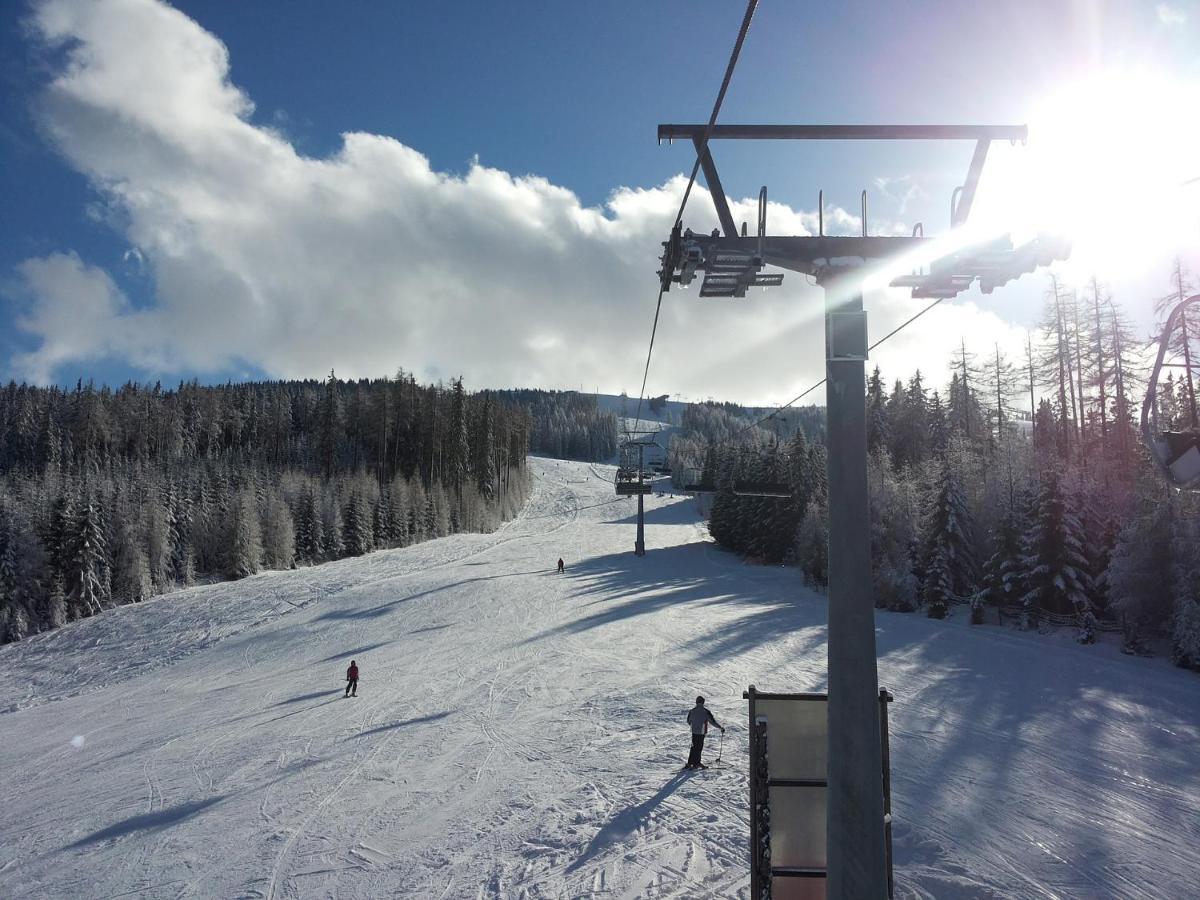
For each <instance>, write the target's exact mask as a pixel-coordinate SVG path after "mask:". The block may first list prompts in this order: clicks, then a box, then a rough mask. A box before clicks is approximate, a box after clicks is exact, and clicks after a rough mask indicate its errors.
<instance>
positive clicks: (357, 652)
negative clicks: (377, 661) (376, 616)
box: [317, 631, 413, 662]
mask: <svg viewBox="0 0 1200 900" xmlns="http://www.w3.org/2000/svg"><path fill="white" fill-rule="evenodd" d="M412 633H413V632H411V631H410V632H409V634H412ZM390 643H391V641H380V642H379V643H378V644H364V645H363V646H361V647H355V648H354V649H353V650H345V651H342V652H339V653H334V654H333V655H332V656H327V657H325V658H324V659H318V660H317V662H333V661H334V660H335V659H353V658H354V657H355V656H361V655H362V654H364V653H368V652H370V651H371V650H378V649H379V648H380V647H386V646H387V645H388V644H390Z"/></svg>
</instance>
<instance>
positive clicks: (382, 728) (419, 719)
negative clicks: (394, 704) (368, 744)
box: [342, 710, 454, 741]
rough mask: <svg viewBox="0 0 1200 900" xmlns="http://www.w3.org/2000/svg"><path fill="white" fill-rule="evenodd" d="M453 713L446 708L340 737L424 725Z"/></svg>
mask: <svg viewBox="0 0 1200 900" xmlns="http://www.w3.org/2000/svg"><path fill="white" fill-rule="evenodd" d="M453 714H454V710H447V711H446V712H440V713H431V714H430V715H428V716H418V717H417V718H415V719H404V720H403V721H401V722H392V723H390V724H388V725H376V726H375V727H374V728H368V729H367V730H366V731H359V732H356V733H355V734H352V735H350V736H349V737H344V738H342V740H343V741H352V740H354V739H355V738H360V737H366V736H367V735H369V734H379V733H380V732H384V731H393V730H395V729H397V728H406V727H407V726H409V725H424V724H425V723H426V722H437V721H438V720H440V719H444V718H446V717H447V716H450V715H453Z"/></svg>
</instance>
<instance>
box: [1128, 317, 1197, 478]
mask: <svg viewBox="0 0 1200 900" xmlns="http://www.w3.org/2000/svg"><path fill="white" fill-rule="evenodd" d="M1191 306H1200V294H1195V295H1193V296H1191V297H1188V298H1187V299H1186V300H1183V301H1182V302H1180V303H1179V305H1178V306H1176V307H1175V308H1174V309H1173V310H1171V314H1170V315H1169V316H1168V317H1167V323H1166V325H1165V326H1163V330H1162V334H1161V335H1160V336H1159V339H1158V355H1157V356H1156V357H1155V359H1154V368H1153V369H1151V371H1150V379H1149V383H1148V384H1147V386H1146V399H1145V401H1144V402H1143V403H1142V440H1143V441H1144V442H1145V444H1146V447H1147V449H1148V450H1149V451H1150V455H1151V456H1152V457H1153V458H1154V461H1155V463H1156V464H1157V465H1158V468H1159V470H1160V471H1161V472H1162V473H1163V475H1164V477H1165V478H1166V479H1167V481H1168V482H1169V483H1170V484H1171V485H1172V486H1174V487H1176V488H1179V489H1180V490H1187V491H1200V429H1197V427H1196V423H1195V422H1192V427H1191V428H1190V429H1185V430H1181V431H1169V430H1166V429H1163V428H1160V427H1159V422H1158V402H1157V401H1158V378H1159V375H1160V374H1161V372H1162V370H1163V367H1164V365H1165V363H1164V360H1165V359H1166V355H1167V352H1168V350H1169V349H1170V345H1171V337H1172V335H1174V333H1175V331H1176V329H1178V328H1179V327H1180V323H1181V320H1182V319H1183V314H1184V311H1185V310H1186V309H1187V308H1188V307H1191ZM1184 339H1185V340H1186V335H1185V338H1184ZM1193 368H1200V365H1197V364H1193Z"/></svg>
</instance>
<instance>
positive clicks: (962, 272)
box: [658, 125, 1070, 299]
mask: <svg viewBox="0 0 1200 900" xmlns="http://www.w3.org/2000/svg"><path fill="white" fill-rule="evenodd" d="M706 131H707V132H708V135H707V141H705V132H706ZM1026 137H1027V129H1026V128H1025V126H1023V125H1019V126H1010V125H999V126H997V125H982V126H977V125H964V126H959V125H715V126H712V127H711V128H709V127H708V126H705V125H660V126H658V139H659V142H660V143H661V142H662V141H664V140H666V141H668V142H673V141H675V140H677V139H685V138H686V139H690V140H691V141H692V144H693V145H694V146H695V148H696V152H697V154H698V155H699V157H700V167H701V170H702V171H703V173H704V177H705V180H706V182H707V184H708V190H709V194H710V195H711V197H712V201H713V205H714V206H715V208H716V211H717V218H718V220H719V221H720V223H721V227H720V228H719V229H717V230H715V231H713V233H712V234H708V235H700V234H696V233H694V232H692V231H691V230H690V229H683V228H682V226H681V225H680V224H677V225H676V226H675V227H674V228H673V229H672V231H671V234H670V236H669V237H668V239H667V240H666V241H665V242H664V243H663V248H664V250H663V255H662V268H660V269H659V273H658V274H659V279H660V284H661V287H662V289H663V290H664V291H668V290H670V288H671V285H672V284H678V285H680V286H683V287H686V286H688V285H689V284H691V282H692V281H693V280H694V279H695V277H696V275H697V274H702V275H703V278H702V281H701V285H700V296H701V297H727V298H735V297H745V296H746V291H747V289H749V288H751V287H774V286H778V285H780V284H782V283H783V274H782V273H764V272H763V271H762V270H763V269H764V267H766V266H776V267H778V268H781V269H788V270H791V271H794V272H801V273H804V274H807V275H812V276H815V277H816V278H818V279H825V278H829V277H831V276H833V275H836V274H837V273H838V271H839V270H840V269H842V268H845V267H846V266H852V265H854V264H856V263H859V264H863V263H866V262H869V261H877V260H883V259H889V258H893V257H897V256H900V255H902V254H907V253H911V252H913V251H917V250H919V249H920V248H922V247H928V246H930V245H931V244H932V242H933V241H934V240H935V238H932V237H926V236H925V234H924V229H923V227H921V226H919V225H918V226H917V227H916V228H914V229H913V232H914V233H913V234H912V236H904V235H870V234H869V233H868V228H867V214H866V213H867V210H866V192H865V191H864V192H863V216H862V234H861V235H846V236H843V235H826V234H825V233H824V227H823V214H824V200H823V197H822V199H821V202H820V204H819V205H820V207H821V209H820V212H819V218H820V219H821V220H822V225H821V227H819V228H818V234H816V235H800V236H770V235H768V234H767V216H766V210H767V205H766V188H763V190H762V191H761V192H760V194H759V203H758V228H757V232H756V233H755V234H754V235H748V234H747V233H746V231H747V229H746V227H745V225H744V224H743V226H742V229H741V231H740V232H739V230H738V228H737V225H736V224H735V222H734V220H733V214H732V213H731V212H730V210H729V202H728V200H727V199H726V197H725V192H724V189H723V188H722V187H721V180H720V177H719V176H718V175H717V169H716V164H715V163H714V161H713V158H712V152H711V151H710V149H709V147H708V142H711V141H720V140H803V141H846V140H852V141H863V140H871V141H897V140H903V141H918V140H920V141H932V140H971V141H974V142H975V152H974V154H973V155H972V157H971V163H970V166H969V167H968V169H967V176H966V179H965V180H964V182H963V184H962V185H961V186H960V187H958V188H957V189H956V190H955V191H954V195H953V196H952V198H951V204H950V207H951V208H950V224H951V227H952V228H957V227H959V226H961V225H963V224H965V223H966V221H967V217H968V216H969V215H970V212H971V207H972V206H973V205H974V202H975V194H976V191H977V189H978V185H979V177H980V175H981V174H982V172H983V166H984V163H985V162H986V160H987V154H988V147H989V146H990V145H991V142H992V141H994V140H1007V141H1011V142H1017V141H1020V142H1024V141H1025V139H1026ZM1069 251H1070V247H1069V245H1068V244H1067V242H1066V241H1064V240H1062V239H1061V238H1057V237H1054V236H1047V235H1042V236H1038V237H1037V238H1034V239H1033V240H1031V241H1029V242H1027V243H1025V244H1022V245H1020V246H1013V243H1012V240H1011V239H1010V238H1008V237H998V238H995V239H993V240H990V241H987V242H985V243H983V244H973V245H971V246H968V247H965V248H962V249H958V250H955V251H952V252H948V253H946V254H945V255H943V256H940V257H938V258H936V259H934V260H933V261H932V262H931V263H930V265H929V271H928V272H917V273H912V274H908V275H902V276H899V277H897V278H895V279H893V281H892V282H891V284H892V286H893V287H905V288H910V289H911V290H912V295H913V297H916V298H921V297H928V298H934V299H946V298H951V297H956V296H957V295H958V294H960V293H962V292H963V291H965V290H967V289H968V288H970V287H971V285H972V284H974V283H975V282H976V281H978V283H979V288H980V290H981V291H983V292H984V293H985V294H987V293H991V292H992V291H993V290H995V289H996V288H997V287H1000V286H1001V285H1003V284H1006V283H1007V282H1009V281H1011V280H1013V279H1015V278H1018V277H1020V276H1021V275H1024V274H1026V273H1029V272H1032V271H1034V270H1035V269H1037V268H1038V267H1039V266H1046V265H1050V264H1051V263H1053V262H1054V261H1055V260H1059V259H1065V258H1066V256H1067V255H1068V253H1069Z"/></svg>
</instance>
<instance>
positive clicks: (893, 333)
mask: <svg viewBox="0 0 1200 900" xmlns="http://www.w3.org/2000/svg"><path fill="white" fill-rule="evenodd" d="M944 299H945V297H938V298H937V299H936V300H934V301H933V302H932V303H930V304H929V305H928V306H926V307H925V308H924V309H922V310H921V311H920V312H918V313H917V314H916V315H914V316H911V317H910V318H908V319H906V320H905V321H904V322H902V323H900V324H899V325H897V326H896V327H895V328H893V329H892V330H891V331H889V332H888V333H887V334H885V335H884V336H883V337H881V338H880V339H879V340H877V341H876V342H875V343H873V344H871V345H870V346H869V347H868V348H867V351H868V352H870V351H871V350H874V349H875V348H876V347H878V346H879V345H880V344H882V343H883V342H884V341H886V340H888V339H889V338H892V337H895V336H896V335H897V334H899V333H900V332H901V331H903V330H904V329H905V328H907V327H908V326H909V325H911V324H912V323H913V322H915V321H917V319H919V318H921V316H923V315H925V313H927V312H929V311H930V310H931V309H933V308H934V307H935V306H937V305H938V304H939V303H941V302H942V301H943V300H944ZM825 381H826V379H824V378H822V379H821V380H820V381H818V382H816V383H815V384H812V385H810V386H809V387H807V388H805V389H804V390H803V391H801V392H800V393H799V394H797V395H796V396H795V397H793V398H792V399H791V400H789V401H788V402H787V403H785V404H783V406H780V407H778V408H776V409H773V410H771V412H769V413H767V414H766V415H765V416H763V417H762V418H760V419H758V420H757V421H754V422H751V423H750V424H749V425H746V426H745V427H744V428H742V429H741V430H739V431H738V432H736V433H735V434H734V435H733V436H732V437H728V438H726V439H725V440H724V441H719V442H718V443H716V444H709V445H708V446H706V447H704V448H703V450H704V451H705V452H707V451H708V450H709V449H710V448H712V449H720V448H721V446H722V445H727V444H732V443H733V442H734V441H736V440H737V439H738V438H740V437H741V436H742V435H743V434H745V433H746V432H747V431H750V430H751V429H754V428H757V427H758V426H760V425H762V424H763V422H766V421H767V420H769V419H773V418H774V417H775V416H776V415H778V414H779V413H781V412H783V411H784V410H785V409H788V408H789V407H790V406H792V405H793V404H795V403H798V402H799V401H801V400H803V399H804V398H805V397H807V396H808V395H809V394H811V393H812V392H813V391H815V390H816V389H817V388H819V387H820V386H821V385H823V384H824V383H825Z"/></svg>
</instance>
